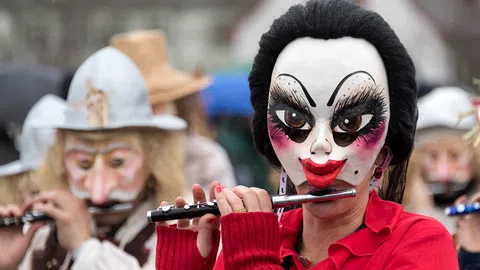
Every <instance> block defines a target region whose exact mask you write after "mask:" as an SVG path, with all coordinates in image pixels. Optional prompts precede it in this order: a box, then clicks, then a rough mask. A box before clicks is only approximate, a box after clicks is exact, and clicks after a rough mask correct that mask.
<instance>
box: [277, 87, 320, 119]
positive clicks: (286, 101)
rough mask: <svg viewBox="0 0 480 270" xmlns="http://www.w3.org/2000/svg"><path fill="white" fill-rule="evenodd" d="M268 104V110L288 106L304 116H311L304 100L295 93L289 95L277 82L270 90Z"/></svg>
mask: <svg viewBox="0 0 480 270" xmlns="http://www.w3.org/2000/svg"><path fill="white" fill-rule="evenodd" d="M268 103H269V106H270V109H273V108H274V107H278V106H280V107H282V106H288V107H290V108H292V109H294V110H296V111H298V112H301V113H304V114H306V115H310V114H311V113H310V110H309V109H308V104H307V102H306V101H305V99H303V98H300V97H299V96H298V95H297V94H296V93H289V92H288V91H287V90H285V89H284V88H283V86H282V85H281V84H280V83H278V82H275V83H274V84H273V85H272V87H271V89H270V100H269V102H268Z"/></svg>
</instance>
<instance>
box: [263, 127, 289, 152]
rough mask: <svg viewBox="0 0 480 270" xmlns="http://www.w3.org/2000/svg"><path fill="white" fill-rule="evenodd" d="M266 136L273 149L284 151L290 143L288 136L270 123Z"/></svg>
mask: <svg viewBox="0 0 480 270" xmlns="http://www.w3.org/2000/svg"><path fill="white" fill-rule="evenodd" d="M268 134H269V135H270V140H271V141H272V144H274V145H275V147H277V148H280V149H285V148H288V147H289V146H290V142H291V141H290V139H289V138H288V136H287V135H286V134H285V133H283V131H282V130H281V129H279V128H278V127H276V125H275V124H274V123H272V122H268Z"/></svg>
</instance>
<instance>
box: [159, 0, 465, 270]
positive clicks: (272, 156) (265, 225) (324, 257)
mask: <svg viewBox="0 0 480 270" xmlns="http://www.w3.org/2000/svg"><path fill="white" fill-rule="evenodd" d="M249 81H250V88H251V102H252V105H253V108H254V110H255V114H254V119H253V136H254V140H255V143H256V146H257V149H258V151H259V152H260V153H261V154H263V155H264V156H265V157H266V158H267V159H268V160H269V161H270V163H271V164H272V165H274V166H277V167H283V169H284V170H285V172H286V174H287V175H288V177H289V179H290V180H291V182H292V183H293V185H287V187H289V186H293V187H294V189H295V191H296V192H297V193H299V194H306V193H309V192H311V191H312V190H318V189H327V188H328V189H336V190H344V189H348V188H355V189H356V191H357V195H356V197H354V198H345V199H339V200H333V201H329V202H320V203H306V204H303V205H302V207H301V208H296V209H293V210H290V211H286V212H284V213H283V215H282V216H281V219H280V221H278V219H277V216H276V215H275V214H274V213H272V205H271V202H270V198H269V196H268V194H267V193H266V192H265V191H263V190H260V189H256V188H246V187H242V186H238V187H235V188H234V189H233V190H232V189H227V188H223V187H222V186H220V185H219V184H218V183H215V184H214V185H212V190H211V191H210V193H211V196H210V199H212V197H215V199H216V200H217V204H218V207H219V210H220V213H221V218H220V219H219V220H218V219H217V218H216V217H214V216H212V215H206V216H203V217H202V218H200V219H199V220H193V222H192V224H191V225H190V224H189V223H188V221H185V220H181V221H179V223H178V224H177V228H172V227H167V226H165V224H159V226H157V237H158V238H157V261H156V267H157V269H212V268H213V269H419V268H421V269H458V262H457V258H456V252H455V247H454V244H453V240H452V238H451V236H450V235H449V233H448V232H447V231H446V230H445V228H444V227H443V226H442V225H441V224H440V223H439V222H437V221H435V220H433V219H431V218H428V217H424V216H420V215H416V214H412V213H408V212H405V211H403V209H402V206H401V205H400V204H399V203H401V201H402V196H403V189H404V186H405V171H406V168H407V162H408V158H409V156H410V153H411V151H412V148H413V143H414V140H413V138H414V133H415V125H416V121H417V117H418V115H417V106H416V84H415V69H414V66H413V63H412V60H411V58H410V57H409V55H408V54H407V52H406V50H405V48H404V46H403V45H402V43H401V42H400V41H399V39H398V38H397V36H396V35H395V33H394V32H393V30H392V29H391V28H390V27H389V26H388V24H387V23H386V22H385V21H384V20H383V19H382V18H381V17H380V16H379V15H378V14H376V13H374V12H370V11H366V10H364V9H361V8H359V7H358V6H356V5H354V4H351V3H349V2H347V1H340V0H337V1H309V2H308V3H307V4H306V5H297V6H294V7H292V8H290V9H289V10H288V11H287V12H286V13H285V14H284V15H283V16H281V17H280V18H278V19H277V20H275V21H274V22H273V24H272V26H271V28H270V30H269V31H268V32H267V33H265V34H264V35H263V36H262V38H261V40H260V49H259V52H258V54H257V56H256V58H255V61H254V64H253V67H252V71H251V73H250V78H249ZM383 175H385V178H384V179H382V176H383ZM377 190H378V191H377ZM193 192H194V197H195V201H205V195H204V193H203V191H202V190H200V187H199V186H194V187H193ZM184 204H185V202H184V200H183V199H182V198H177V200H176V205H177V206H178V207H181V206H183V205H184ZM220 224H221V228H222V230H221V240H222V251H221V253H220V255H219V256H218V258H216V255H217V248H218V244H219V242H220V231H219V230H218V226H219V225H220ZM161 225H164V226H161Z"/></svg>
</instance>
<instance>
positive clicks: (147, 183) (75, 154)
mask: <svg viewBox="0 0 480 270" xmlns="http://www.w3.org/2000/svg"><path fill="white" fill-rule="evenodd" d="M67 103H68V107H67V109H66V110H65V117H64V119H62V120H63V121H43V122H42V123H37V126H48V127H52V128H56V129H57V130H58V134H57V141H56V143H55V145H54V146H53V147H52V148H51V149H50V151H49V152H48V153H47V156H46V163H45V164H44V166H43V167H42V169H41V170H40V174H39V177H40V179H41V182H40V187H41V190H42V192H41V193H40V194H39V195H37V196H36V197H35V198H34V199H33V200H32V201H30V202H28V203H27V204H26V205H25V206H24V207H23V208H24V209H30V208H33V210H37V211H40V212H43V213H45V214H46V215H48V216H50V217H52V218H53V222H52V223H51V224H49V225H48V226H45V227H44V228H41V229H40V230H39V231H38V232H37V233H36V234H35V237H34V238H33V241H31V244H29V242H30V239H29V238H31V233H30V231H28V232H27V233H26V235H25V236H22V235H21V233H20V232H18V231H12V230H5V229H3V230H0V240H1V239H2V238H3V240H5V239H17V241H11V243H10V242H9V248H8V250H4V251H3V254H2V256H4V257H5V259H4V260H3V261H0V268H2V269H3V268H7V269H9V268H12V269H16V268H17V266H18V269H116V270H117V269H151V268H153V267H154V261H155V252H154V248H155V244H156V239H155V236H154V229H155V228H154V225H153V224H148V223H147V219H146V212H147V211H148V210H150V209H152V207H153V208H155V207H156V205H158V203H159V201H160V199H163V200H164V199H165V198H170V199H174V195H177V194H180V193H181V191H182V190H183V181H184V179H183V174H182V164H183V156H184V153H183V151H181V150H180V151H179V149H181V148H180V146H181V145H182V143H183V139H184V136H182V135H183V133H182V132H183V130H184V129H185V128H186V122H185V121H184V120H182V119H180V118H178V117H176V116H171V115H160V116H154V115H153V113H152V109H151V106H150V104H149V103H148V93H147V88H146V85H145V81H144V79H143V77H142V75H141V73H140V71H139V69H138V68H137V66H136V65H135V64H134V63H133V61H132V60H131V59H130V58H128V57H127V56H126V55H124V54H123V53H121V52H120V51H118V50H116V49H114V48H112V47H106V48H103V49H101V50H99V51H98V52H96V53H95V54H93V55H91V56H90V57H89V58H88V59H87V60H86V61H85V62H84V63H83V64H82V65H81V66H80V67H79V69H78V70H77V72H76V73H75V75H74V78H73V80H72V83H71V85H70V89H69V94H68V98H67ZM52 120H55V119H52ZM3 214H4V215H8V214H13V215H15V216H18V215H21V214H22V213H21V210H20V209H18V208H17V209H12V210H10V212H8V213H3ZM35 224H36V223H34V226H35ZM15 233H16V234H15ZM2 243H5V242H2ZM28 246H29V248H28V251H27V247H28ZM25 254H26V256H25ZM22 259H23V261H22V262H21V263H20V261H21V260H22Z"/></svg>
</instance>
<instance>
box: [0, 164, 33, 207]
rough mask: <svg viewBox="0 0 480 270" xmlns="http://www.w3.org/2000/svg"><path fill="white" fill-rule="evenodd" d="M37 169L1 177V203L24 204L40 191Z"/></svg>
mask: <svg viewBox="0 0 480 270" xmlns="http://www.w3.org/2000/svg"><path fill="white" fill-rule="evenodd" d="M35 174H36V171H35V170H30V171H26V172H23V173H19V174H13V175H7V176H1V177H0V205H7V204H22V203H23V202H24V201H25V200H26V199H29V198H30V197H31V196H33V194H35V193H37V192H38V187H37V186H36V185H35V184H34V179H35Z"/></svg>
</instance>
